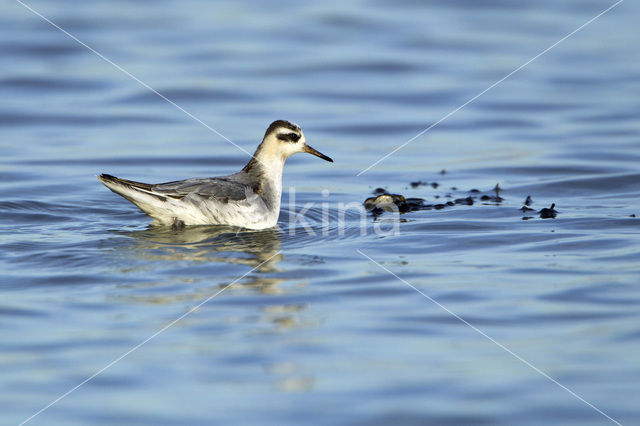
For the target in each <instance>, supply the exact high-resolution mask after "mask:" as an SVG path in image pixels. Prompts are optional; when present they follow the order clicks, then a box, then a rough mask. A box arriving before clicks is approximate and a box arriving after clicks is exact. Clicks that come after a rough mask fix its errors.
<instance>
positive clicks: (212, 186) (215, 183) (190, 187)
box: [151, 177, 248, 202]
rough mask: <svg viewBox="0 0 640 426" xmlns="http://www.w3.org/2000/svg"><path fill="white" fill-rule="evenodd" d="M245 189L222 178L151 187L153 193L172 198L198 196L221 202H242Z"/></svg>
mask: <svg viewBox="0 0 640 426" xmlns="http://www.w3.org/2000/svg"><path fill="white" fill-rule="evenodd" d="M247 188H248V187H247V186H246V185H243V184H242V183H240V182H237V181H235V180H231V179H228V178H224V177H218V178H193V179H185V180H178V181H173V182H166V183H158V184H156V185H152V186H151V190H152V191H153V192H156V193H159V194H163V195H166V196H168V197H172V198H177V199H181V198H184V197H186V196H189V195H198V196H200V197H201V198H205V199H207V198H214V199H218V200H221V201H223V202H227V201H229V200H235V201H239V200H244V199H245V198H247V195H246V190H247Z"/></svg>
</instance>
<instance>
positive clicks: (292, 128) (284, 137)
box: [261, 120, 333, 163]
mask: <svg viewBox="0 0 640 426" xmlns="http://www.w3.org/2000/svg"><path fill="white" fill-rule="evenodd" d="M261 151H262V152H261V154H266V155H268V156H270V157H272V158H276V157H281V158H282V160H283V161H284V160H286V159H287V158H289V157H290V156H292V155H293V154H295V153H298V152H306V153H309V154H313V155H315V156H316V157H320V158H322V159H323V160H326V161H330V162H332V163H333V160H332V159H331V158H329V157H327V156H326V155H324V154H322V153H320V152H318V151H316V150H315V149H313V148H311V147H310V146H309V145H307V140H306V139H305V137H304V133H303V132H302V129H301V128H300V126H298V125H296V124H293V123H290V122H289V121H285V120H277V121H274V122H273V123H271V125H270V126H269V128H268V129H267V131H266V132H265V134H264V139H263V140H262V144H261Z"/></svg>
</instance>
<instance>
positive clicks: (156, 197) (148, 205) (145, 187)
mask: <svg viewBox="0 0 640 426" xmlns="http://www.w3.org/2000/svg"><path fill="white" fill-rule="evenodd" d="M98 180H100V182H102V183H103V184H104V185H105V186H106V187H107V188H109V189H110V190H111V191H113V192H115V193H116V194H118V195H121V196H122V197H124V198H126V199H127V200H129V201H131V202H132V203H133V204H135V205H136V206H138V208H139V209H140V210H142V211H143V212H145V213H146V214H148V215H149V216H151V217H152V218H154V219H156V220H160V219H161V218H160V216H161V215H159V214H158V213H159V212H161V211H163V209H166V204H165V202H166V201H167V197H165V196H164V195H161V194H158V193H156V192H154V191H153V186H152V185H150V184H148V183H143V182H135V181H132V180H127V179H121V178H118V177H115V176H111V175H108V174H101V175H100V176H98Z"/></svg>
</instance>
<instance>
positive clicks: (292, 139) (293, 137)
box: [278, 132, 300, 143]
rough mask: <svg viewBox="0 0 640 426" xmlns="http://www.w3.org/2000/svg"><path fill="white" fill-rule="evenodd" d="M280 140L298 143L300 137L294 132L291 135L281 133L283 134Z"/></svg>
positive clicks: (279, 136) (280, 135) (279, 137)
mask: <svg viewBox="0 0 640 426" xmlns="http://www.w3.org/2000/svg"><path fill="white" fill-rule="evenodd" d="M278 139H280V140H281V141H286V142H293V143H296V142H298V140H299V139H300V135H299V134H297V133H293V132H291V133H281V134H279V135H278Z"/></svg>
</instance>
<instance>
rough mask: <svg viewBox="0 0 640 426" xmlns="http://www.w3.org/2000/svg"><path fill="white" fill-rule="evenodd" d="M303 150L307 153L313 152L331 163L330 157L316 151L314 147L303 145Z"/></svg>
mask: <svg viewBox="0 0 640 426" xmlns="http://www.w3.org/2000/svg"><path fill="white" fill-rule="evenodd" d="M304 152H308V153H309V154H313V155H315V156H316V157H320V158H322V159H323V160H326V161H329V162H330V163H333V160H332V159H331V158H330V157H327V156H326V155H324V154H323V153H321V152H318V151H316V150H315V149H313V148H311V147H310V146H309V145H305V146H304Z"/></svg>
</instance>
